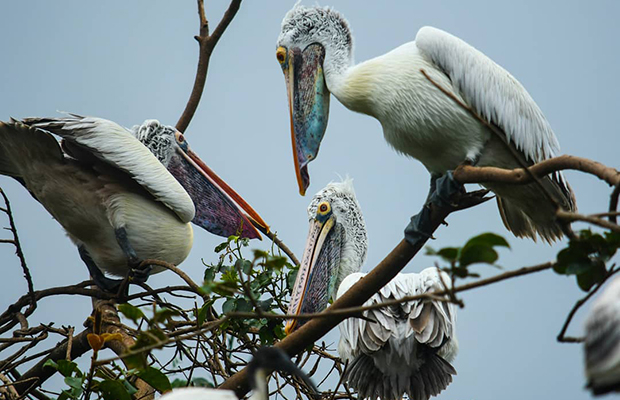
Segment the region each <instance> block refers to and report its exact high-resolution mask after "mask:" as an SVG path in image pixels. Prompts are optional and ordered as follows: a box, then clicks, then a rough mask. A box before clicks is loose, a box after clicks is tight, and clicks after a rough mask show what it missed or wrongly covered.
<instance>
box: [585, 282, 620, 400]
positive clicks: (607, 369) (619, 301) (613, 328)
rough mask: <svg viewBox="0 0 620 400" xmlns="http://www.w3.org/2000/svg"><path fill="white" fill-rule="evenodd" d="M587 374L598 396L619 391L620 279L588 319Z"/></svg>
mask: <svg viewBox="0 0 620 400" xmlns="http://www.w3.org/2000/svg"><path fill="white" fill-rule="evenodd" d="M584 350H585V364H586V368H585V372H586V378H587V379H588V388H590V390H592V393H594V394H595V395H600V394H605V393H609V392H613V391H615V392H619V391H620V278H615V279H614V280H613V281H612V282H611V283H609V285H608V286H607V287H606V288H605V289H604V291H603V293H602V294H601V295H600V296H599V297H598V299H596V302H595V303H594V304H593V305H592V309H591V310H590V312H589V314H588V316H587V317H586V340H585V346H584Z"/></svg>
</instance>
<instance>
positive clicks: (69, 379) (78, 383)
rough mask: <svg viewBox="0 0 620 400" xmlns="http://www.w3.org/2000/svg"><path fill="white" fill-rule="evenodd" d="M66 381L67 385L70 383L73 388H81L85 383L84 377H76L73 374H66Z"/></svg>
mask: <svg viewBox="0 0 620 400" xmlns="http://www.w3.org/2000/svg"><path fill="white" fill-rule="evenodd" d="M65 383H66V384H67V385H69V387H71V388H73V389H78V390H81V389H82V384H83V383H84V378H76V377H73V376H66V377H65Z"/></svg>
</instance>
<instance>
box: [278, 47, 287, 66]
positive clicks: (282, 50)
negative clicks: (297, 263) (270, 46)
mask: <svg viewBox="0 0 620 400" xmlns="http://www.w3.org/2000/svg"><path fill="white" fill-rule="evenodd" d="M276 58H277V59H278V62H279V63H280V64H284V61H286V49H285V48H284V47H281V46H280V47H278V50H276Z"/></svg>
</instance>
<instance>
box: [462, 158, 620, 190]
mask: <svg viewBox="0 0 620 400" xmlns="http://www.w3.org/2000/svg"><path fill="white" fill-rule="evenodd" d="M567 169H569V170H576V171H581V172H585V173H588V174H591V175H594V176H596V177H598V178H600V179H602V180H604V181H605V182H607V183H608V184H609V185H611V186H616V185H618V184H620V172H618V170H616V169H615V168H611V167H608V166H606V165H603V164H601V163H599V162H597V161H593V160H589V159H587V158H583V157H576V156H569V155H563V156H559V157H554V158H549V159H547V160H545V161H541V162H539V163H537V164H534V165H532V166H531V167H529V168H527V169H524V168H517V169H512V170H510V169H502V168H496V167H473V166H471V165H461V166H459V167H457V168H456V169H455V170H454V179H456V180H457V181H459V182H461V183H463V184H465V183H486V182H494V183H509V184H517V185H523V184H527V183H531V182H532V180H533V178H532V176H534V177H538V178H540V177H543V176H545V175H548V174H551V173H554V172H558V171H563V170H567Z"/></svg>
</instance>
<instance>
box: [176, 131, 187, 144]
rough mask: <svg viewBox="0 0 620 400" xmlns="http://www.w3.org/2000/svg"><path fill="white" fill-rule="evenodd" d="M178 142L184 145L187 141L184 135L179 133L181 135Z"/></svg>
mask: <svg viewBox="0 0 620 400" xmlns="http://www.w3.org/2000/svg"><path fill="white" fill-rule="evenodd" d="M177 140H178V141H179V143H183V142H184V141H185V136H183V134H182V133H179V135H178V136H177Z"/></svg>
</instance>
